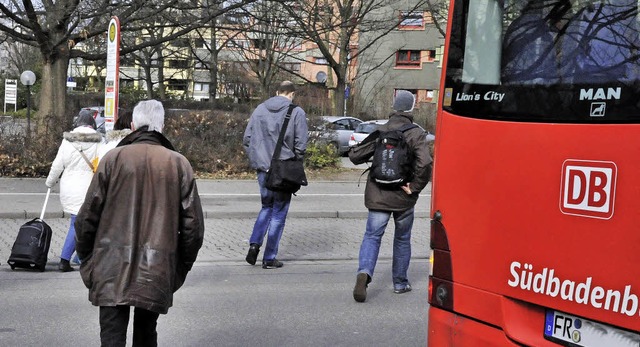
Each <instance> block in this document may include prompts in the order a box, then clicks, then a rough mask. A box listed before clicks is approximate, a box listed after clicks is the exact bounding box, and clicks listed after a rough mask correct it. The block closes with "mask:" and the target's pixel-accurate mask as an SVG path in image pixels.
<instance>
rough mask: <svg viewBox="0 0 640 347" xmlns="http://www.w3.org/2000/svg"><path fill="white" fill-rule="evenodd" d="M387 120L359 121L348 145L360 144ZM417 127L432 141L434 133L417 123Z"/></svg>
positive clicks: (428, 140)
mask: <svg viewBox="0 0 640 347" xmlns="http://www.w3.org/2000/svg"><path fill="white" fill-rule="evenodd" d="M388 121H389V120H388V119H377V120H369V121H364V122H362V123H360V125H358V127H357V128H356V130H355V131H354V132H353V134H351V138H350V139H349V147H352V146H355V145H358V144H360V142H362V141H363V140H364V139H365V138H366V137H367V136H369V134H371V133H372V132H374V131H376V130H377V129H378V127H379V126H380V125H382V124H385V123H387V122H388ZM416 125H418V124H416ZM418 127H419V128H420V129H422V130H423V131H424V132H425V136H426V138H427V142H432V141H434V140H435V139H436V137H435V135H433V134H432V133H430V132H428V131H425V130H424V129H423V128H422V127H421V126H419V125H418Z"/></svg>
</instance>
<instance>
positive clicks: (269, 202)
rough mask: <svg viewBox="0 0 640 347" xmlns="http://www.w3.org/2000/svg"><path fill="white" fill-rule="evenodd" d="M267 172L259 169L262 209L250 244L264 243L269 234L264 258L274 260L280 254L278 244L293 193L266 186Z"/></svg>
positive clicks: (264, 259)
mask: <svg viewBox="0 0 640 347" xmlns="http://www.w3.org/2000/svg"><path fill="white" fill-rule="evenodd" d="M266 180H267V173H266V172H263V171H258V184H259V185H260V198H261V201H262V209H260V212H259V213H258V218H257V219H256V223H255V224H254V225H253V232H252V233H251V238H250V239H249V244H252V243H255V244H258V245H262V241H263V240H264V236H265V235H266V234H268V235H267V246H266V247H265V249H264V253H263V255H262V260H263V261H267V260H273V259H275V258H276V255H277V254H278V244H279V243H280V237H281V236H282V231H283V230H284V223H285V221H286V219H287V213H288V212H289V204H290V203H291V193H283V192H274V191H272V190H269V189H267V188H266V187H265V182H266Z"/></svg>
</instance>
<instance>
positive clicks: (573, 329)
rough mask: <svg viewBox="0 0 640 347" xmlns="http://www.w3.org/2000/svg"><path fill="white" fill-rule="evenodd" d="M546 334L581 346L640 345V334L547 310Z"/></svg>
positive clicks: (560, 340)
mask: <svg viewBox="0 0 640 347" xmlns="http://www.w3.org/2000/svg"><path fill="white" fill-rule="evenodd" d="M544 336H545V338H548V339H553V340H554V341H556V342H568V343H567V345H571V346H580V347H602V346H607V347H639V346H640V334H638V333H632V332H629V331H625V330H622V329H618V328H614V327H612V326H609V325H606V324H602V323H596V322H594V321H590V320H588V319H584V318H580V317H576V316H572V315H570V314H566V313H563V312H558V311H554V310H547V312H546V317H545V324H544Z"/></svg>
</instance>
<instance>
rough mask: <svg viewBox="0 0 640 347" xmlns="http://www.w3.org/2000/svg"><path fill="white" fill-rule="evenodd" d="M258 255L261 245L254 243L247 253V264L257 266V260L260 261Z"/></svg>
mask: <svg viewBox="0 0 640 347" xmlns="http://www.w3.org/2000/svg"><path fill="white" fill-rule="evenodd" d="M258 253H260V245H259V244H257V243H252V244H251V245H250V246H249V252H247V257H246V258H245V259H246V260H247V263H249V264H251V265H256V260H257V259H258Z"/></svg>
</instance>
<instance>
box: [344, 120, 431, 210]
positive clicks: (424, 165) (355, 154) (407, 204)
mask: <svg viewBox="0 0 640 347" xmlns="http://www.w3.org/2000/svg"><path fill="white" fill-rule="evenodd" d="M410 123H413V116H412V115H410V114H406V113H404V114H398V113H395V114H392V115H391V116H390V117H389V121H388V122H387V123H385V124H383V125H381V126H380V127H379V128H378V130H380V131H388V130H393V129H399V128H401V127H402V126H403V125H405V124H410ZM404 136H405V139H406V141H407V144H408V145H409V147H410V148H411V149H412V151H413V155H414V160H413V179H412V181H411V182H410V188H411V195H409V194H407V193H405V192H404V191H403V190H402V189H400V188H398V189H395V190H389V189H383V188H381V187H380V186H379V185H378V184H376V183H375V182H374V181H373V179H372V178H371V175H369V177H368V179H367V186H366V188H365V190H364V205H365V206H366V207H367V208H368V209H370V210H377V211H397V212H401V211H406V210H408V209H409V208H411V207H413V206H414V205H415V204H416V202H417V201H418V196H419V195H420V192H421V191H422V190H423V189H424V187H426V185H427V183H429V180H430V178H431V162H432V159H431V155H430V154H429V145H428V143H427V139H426V136H425V132H424V130H422V129H420V128H417V127H416V128H413V129H409V130H407V131H406V132H405V133H404ZM365 142H367V140H364V141H363V143H365ZM374 150H375V145H374V144H372V143H370V145H369V146H364V145H363V146H362V150H355V149H354V150H350V151H349V159H351V161H353V162H354V163H356V164H360V163H364V162H366V161H367V160H369V159H370V158H371V157H372V156H373V152H374ZM369 173H371V172H369Z"/></svg>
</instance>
